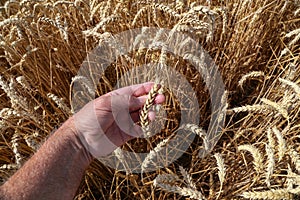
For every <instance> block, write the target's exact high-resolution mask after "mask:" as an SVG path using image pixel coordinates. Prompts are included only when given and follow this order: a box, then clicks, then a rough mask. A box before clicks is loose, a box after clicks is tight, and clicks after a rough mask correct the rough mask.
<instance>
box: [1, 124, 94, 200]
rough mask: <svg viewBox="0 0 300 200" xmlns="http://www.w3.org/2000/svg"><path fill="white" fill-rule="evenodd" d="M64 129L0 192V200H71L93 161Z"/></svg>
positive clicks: (68, 128) (51, 137) (42, 147)
mask: <svg viewBox="0 0 300 200" xmlns="http://www.w3.org/2000/svg"><path fill="white" fill-rule="evenodd" d="M72 123H73V122H72V118H71V119H70V120H68V121H67V122H66V123H64V124H63V125H62V127H60V128H59V129H58V130H57V131H56V132H55V133H54V134H53V135H52V136H50V137H49V139H48V140H47V141H46V142H45V143H44V144H43V145H42V146H41V148H40V149H39V151H38V152H37V153H36V154H35V155H33V156H32V158H31V159H30V160H29V161H27V162H26V163H25V164H24V166H23V167H22V168H21V169H20V170H19V171H17V172H16V173H15V174H14V175H13V176H12V177H11V178H10V179H9V180H8V181H7V182H6V183H5V184H4V185H3V186H2V187H1V188H0V199H15V200H18V199H47V200H48V199H72V198H73V197H74V195H75V193H76V191H77V188H78V186H79V184H80V182H81V179H82V176H83V175H84V172H85V170H86V168H87V167H88V166H89V164H90V162H91V160H92V157H91V155H90V154H89V153H88V152H87V151H86V150H85V149H84V147H83V145H82V144H81V142H80V140H79V139H78V138H77V137H76V136H75V134H74V131H73V130H72V127H73V126H72Z"/></svg>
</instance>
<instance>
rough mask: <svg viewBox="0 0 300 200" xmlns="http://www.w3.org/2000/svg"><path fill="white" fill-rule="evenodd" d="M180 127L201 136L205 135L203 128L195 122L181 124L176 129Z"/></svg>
mask: <svg viewBox="0 0 300 200" xmlns="http://www.w3.org/2000/svg"><path fill="white" fill-rule="evenodd" d="M180 129H182V130H187V131H191V132H193V133H195V134H196V135H198V136H200V137H202V138H203V137H204V136H206V131H205V130H203V129H202V128H201V127H199V126H197V125H196V124H183V125H181V126H180V127H179V128H178V130H180Z"/></svg>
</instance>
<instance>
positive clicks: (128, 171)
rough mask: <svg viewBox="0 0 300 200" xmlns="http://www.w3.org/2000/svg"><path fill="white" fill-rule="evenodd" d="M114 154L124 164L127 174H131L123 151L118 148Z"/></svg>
mask: <svg viewBox="0 0 300 200" xmlns="http://www.w3.org/2000/svg"><path fill="white" fill-rule="evenodd" d="M114 154H115V156H116V157H117V158H118V160H119V161H120V162H121V163H122V165H123V166H124V169H125V171H126V174H129V173H130V171H131V170H130V168H129V167H128V165H127V162H126V159H125V156H124V153H123V151H122V149H121V148H120V147H118V148H117V149H115V150H114Z"/></svg>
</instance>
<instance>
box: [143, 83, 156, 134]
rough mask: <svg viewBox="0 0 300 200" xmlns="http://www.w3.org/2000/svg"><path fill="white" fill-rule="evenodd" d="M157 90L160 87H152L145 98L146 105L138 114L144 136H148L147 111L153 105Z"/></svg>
mask: <svg viewBox="0 0 300 200" xmlns="http://www.w3.org/2000/svg"><path fill="white" fill-rule="evenodd" d="M159 88H160V87H159V85H158V84H156V83H155V84H154V85H153V87H152V89H151V90H150V92H149V93H148V98H147V100H146V103H145V104H144V106H143V109H142V111H141V114H140V121H141V126H142V129H143V132H144V134H146V135H147V136H149V135H150V133H149V120H148V114H149V110H150V108H151V106H152V105H153V104H154V100H155V97H156V95H157V94H158V90H159Z"/></svg>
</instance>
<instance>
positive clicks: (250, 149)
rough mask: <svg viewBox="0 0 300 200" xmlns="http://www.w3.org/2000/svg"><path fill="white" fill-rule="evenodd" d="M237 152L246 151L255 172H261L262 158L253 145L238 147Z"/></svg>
mask: <svg viewBox="0 0 300 200" xmlns="http://www.w3.org/2000/svg"><path fill="white" fill-rule="evenodd" d="M238 150H239V151H242V150H244V151H248V152H250V153H251V155H252V157H253V164H254V168H255V171H256V172H257V173H261V172H262V171H263V167H264V165H263V156H262V154H261V152H260V151H259V149H257V148H256V147H254V146H253V145H250V144H249V145H240V146H238Z"/></svg>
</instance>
